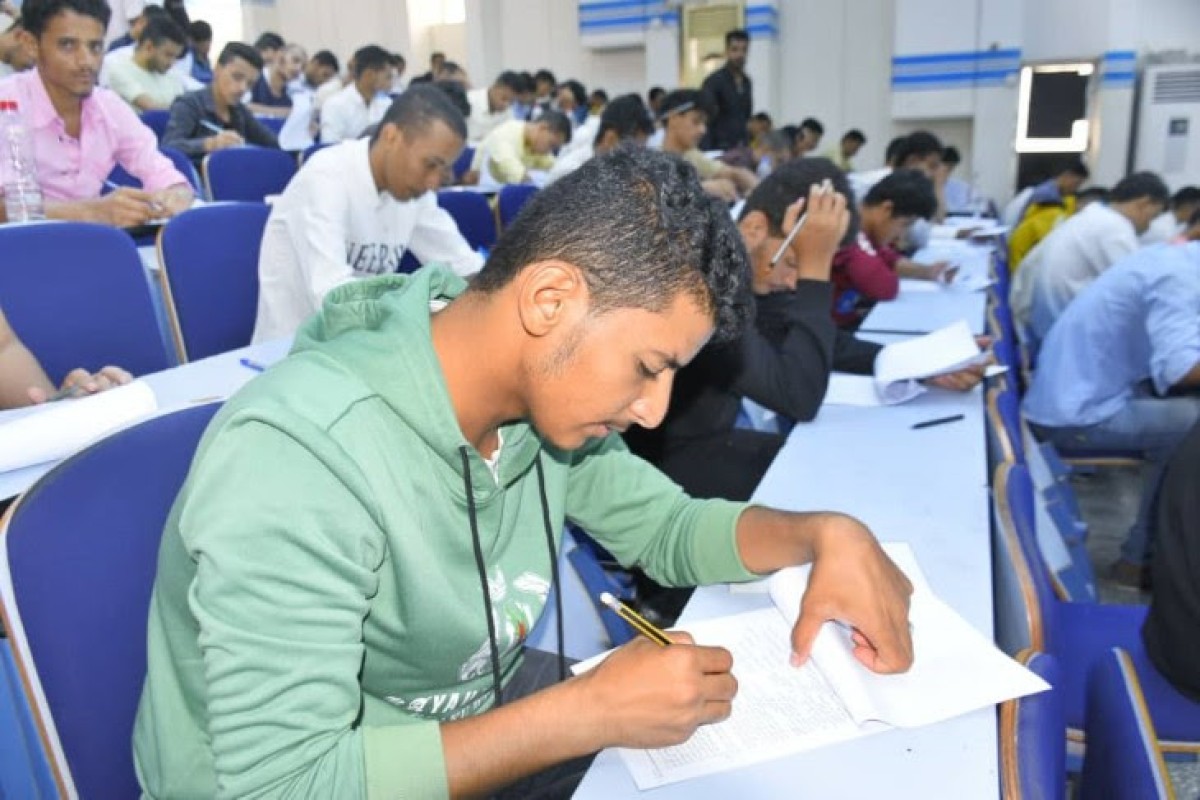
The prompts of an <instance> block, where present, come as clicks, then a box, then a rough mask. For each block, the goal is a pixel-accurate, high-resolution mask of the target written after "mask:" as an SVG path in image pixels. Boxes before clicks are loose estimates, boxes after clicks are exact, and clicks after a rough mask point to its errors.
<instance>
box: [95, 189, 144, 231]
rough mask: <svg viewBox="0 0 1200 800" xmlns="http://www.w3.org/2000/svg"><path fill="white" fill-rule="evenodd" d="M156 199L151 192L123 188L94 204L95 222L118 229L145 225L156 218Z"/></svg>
mask: <svg viewBox="0 0 1200 800" xmlns="http://www.w3.org/2000/svg"><path fill="white" fill-rule="evenodd" d="M153 205H154V198H153V197H152V196H151V195H150V193H149V192H144V191H142V190H141V189H131V188H129V187H125V186H122V187H121V188H120V189H117V190H115V191H114V192H112V193H111V194H106V195H105V196H104V197H101V198H100V199H99V200H96V201H95V202H94V204H93V210H94V213H95V221H96V222H99V223H102V224H105V225H115V226H116V227H118V228H133V227H136V226H138V225H145V224H146V223H147V222H149V221H150V220H151V219H153V218H154V208H153Z"/></svg>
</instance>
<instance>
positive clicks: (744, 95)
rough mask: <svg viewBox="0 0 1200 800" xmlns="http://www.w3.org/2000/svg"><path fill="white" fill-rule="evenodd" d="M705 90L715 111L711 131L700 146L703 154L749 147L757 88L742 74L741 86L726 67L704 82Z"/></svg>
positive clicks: (710, 123) (731, 71)
mask: <svg viewBox="0 0 1200 800" xmlns="http://www.w3.org/2000/svg"><path fill="white" fill-rule="evenodd" d="M703 89H704V91H705V92H707V93H708V95H709V98H710V99H711V100H712V102H713V105H714V106H715V107H716V116H715V117H713V118H712V119H711V120H709V123H708V131H707V132H706V133H705V134H704V139H703V140H702V141H701V142H700V147H701V149H703V150H728V149H729V148H731V147H738V146H739V145H744V144H747V143H748V140H747V136H746V123H747V122H749V121H750V115H751V114H752V113H754V87H753V86H751V85H750V76H749V75H746V74H743V75H742V82H741V84H740V86H739V84H738V82H737V79H736V78H734V75H733V70H731V69H729V66H728V65H726V66H724V67H721V68H720V69H719V70H717V71H716V72H714V73H712V74H711V75H709V76H708V77H707V78H705V79H704V86H703Z"/></svg>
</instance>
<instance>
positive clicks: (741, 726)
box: [619, 543, 1050, 790]
mask: <svg viewBox="0 0 1200 800" xmlns="http://www.w3.org/2000/svg"><path fill="white" fill-rule="evenodd" d="M883 547H884V549H885V551H886V552H887V553H888V555H889V556H890V557H891V558H892V559H893V561H895V562H896V564H897V566H899V567H900V568H901V570H903V571H904V572H905V574H906V575H908V577H909V579H910V581H911V582H912V583H913V587H914V594H913V605H912V611H911V613H910V621H911V623H912V625H913V637H914V647H915V654H916V655H915V661H914V664H913V667H912V669H910V670H909V671H908V672H907V673H905V674H903V675H886V676H885V675H878V674H875V673H873V672H870V671H869V670H867V669H866V668H865V667H863V666H862V665H861V664H859V663H858V661H857V660H856V659H854V657H853V655H852V652H851V645H850V644H849V640H848V637H847V634H846V633H845V632H844V629H843V628H842V627H841V626H840V625H838V624H835V623H826V625H825V627H824V628H822V630H821V633H820V634H819V635H818V638H817V642H816V645H815V647H814V650H813V657H812V658H811V659H810V660H809V661H808V663H807V664H805V665H804V666H803V667H801V668H798V669H797V668H795V667H792V666H791V665H790V664H789V661H788V659H789V656H790V650H791V644H790V633H791V628H792V625H793V624H794V621H795V619H796V617H797V616H798V612H799V608H800V601H801V598H802V597H803V595H804V590H805V588H806V586H807V579H808V571H809V570H808V568H807V567H797V568H792V569H789V570H784V571H782V572H779V573H776V575H775V576H773V577H772V578H771V579H770V584H771V595H772V599H773V601H774V602H775V604H776V608H774V609H762V610H760V611H752V612H749V613H745V614H736V615H733V616H729V617H723V618H719V619H714V620H707V621H705V622H699V623H696V624H694V625H690V626H687V628H686V629H687V630H688V631H689V632H690V633H691V634H692V636H693V637H694V638H695V640H696V641H697V642H698V643H701V644H709V645H720V646H722V647H725V648H727V649H728V650H729V651H730V652H731V653H732V655H733V664H734V666H733V672H734V675H735V676H736V677H737V679H738V694H737V697H736V698H735V699H734V701H733V712H732V714H731V715H730V717H729V719H727V720H725V721H724V722H720V723H717V724H714V725H706V726H703V727H701V728H699V729H698V730H697V731H696V733H695V734H694V735H693V736H692V738H691V739H689V740H688V741H687V742H684V743H683V744H681V745H676V746H674V747H665V748H659V749H655V750H629V749H622V750H620V751H619V752H620V755H621V758H622V760H623V761H624V762H625V764H626V765H627V767H628V768H629V771H630V773H631V774H632V775H633V778H634V782H635V783H636V784H637V786H638V788H639V789H643V790H644V789H649V788H653V787H655V786H661V785H664V784H668V783H675V782H677V781H681V780H685V779H688V778H693V777H698V776H701V775H707V774H712V773H715V772H724V771H727V770H731V769H736V768H738V767H743V766H747V765H749V764H754V763H759V762H762V761H767V760H771V759H774V758H779V757H782V756H786V755H791V754H793V753H798V752H803V751H806V750H811V749H815V748H817V747H822V746H827V745H830V744H835V743H837V742H842V741H846V740H848V739H853V738H858V737H861V736H866V735H869V734H872V733H875V732H878V731H882V730H887V729H888V728H889V727H892V726H896V725H900V726H906V727H908V726H917V725H926V724H931V723H933V722H939V721H941V720H944V719H949V718H951V717H955V716H959V715H961V714H965V713H967V712H969V711H973V710H975V709H978V708H983V707H986V706H990V705H994V704H995V703H998V702H1002V701H1004V700H1007V699H1010V698H1013V697H1022V696H1024V695H1027V694H1033V693H1036V692H1040V691H1044V690H1046V689H1048V688H1050V687H1049V686H1048V685H1047V684H1046V683H1045V682H1044V681H1043V680H1042V679H1041V678H1039V677H1038V676H1036V675H1034V674H1033V673H1032V672H1030V671H1029V670H1027V669H1026V668H1025V667H1023V666H1021V665H1020V664H1018V663H1016V662H1015V661H1013V660H1012V659H1010V658H1009V657H1008V656H1006V655H1004V654H1003V653H1001V652H1000V651H999V650H997V649H996V648H995V646H994V645H993V644H992V643H991V642H989V641H987V639H986V638H984V637H983V636H981V635H980V634H979V633H978V632H977V631H975V630H974V629H973V628H971V626H970V625H968V624H967V623H966V622H965V621H964V620H963V619H962V618H961V617H959V616H958V614H956V613H955V612H954V611H952V610H951V609H950V608H949V607H948V606H946V605H945V604H944V603H942V602H941V601H940V600H938V599H937V597H936V596H934V595H933V592H932V591H931V590H930V588H929V586H928V584H927V583H926V582H925V579H924V576H923V575H922V574H921V571H920V569H919V567H918V566H917V564H916V559H915V557H914V556H913V553H912V550H911V549H910V548H909V547H908V546H907V545H906V544H901V543H897V544H885V545H883ZM884 720H886V721H887V722H884Z"/></svg>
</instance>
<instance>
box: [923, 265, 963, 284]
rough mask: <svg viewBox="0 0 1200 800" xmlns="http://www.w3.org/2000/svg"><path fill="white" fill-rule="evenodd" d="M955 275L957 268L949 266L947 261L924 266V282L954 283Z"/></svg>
mask: <svg viewBox="0 0 1200 800" xmlns="http://www.w3.org/2000/svg"><path fill="white" fill-rule="evenodd" d="M957 274H958V267H956V266H953V265H951V264H950V262H949V261H935V262H934V263H932V264H926V265H925V279H926V280H930V281H937V282H938V283H946V284H949V283H952V282H953V281H954V276H955V275H957Z"/></svg>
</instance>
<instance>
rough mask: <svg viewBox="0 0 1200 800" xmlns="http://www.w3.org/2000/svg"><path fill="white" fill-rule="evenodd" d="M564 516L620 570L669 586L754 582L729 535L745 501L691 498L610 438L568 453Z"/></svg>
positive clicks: (652, 467) (733, 531)
mask: <svg viewBox="0 0 1200 800" xmlns="http://www.w3.org/2000/svg"><path fill="white" fill-rule="evenodd" d="M570 458H571V462H572V463H571V468H570V474H569V476H568V478H567V480H568V486H567V505H566V513H567V518H568V519H569V520H571V521H572V522H575V523H576V524H578V525H579V526H580V527H582V528H583V529H584V530H586V531H587V532H588V534H589V535H591V536H592V537H593V538H594V539H596V541H598V542H599V543H600V544H602V545H603V546H604V547H605V548H606V549H607V550H608V551H609V552H610V553H612V554H613V556H614V557H615V558H616V559H617V560H618V561H619V562H621V564H623V565H625V566H634V565H636V566H639V567H641V568H642V569H643V570H645V571H646V573H647V574H648V575H650V577H652V578H654V579H655V580H656V581H658V582H659V583H662V584H665V585H668V586H698V585H703V584H709V583H722V582H737V581H747V580H752V579H753V578H755V577H757V576H756V575H754V574H753V573H751V572H749V571H748V570H747V569H746V567H745V566H744V565H743V564H742V560H741V556H740V555H739V554H738V549H737V539H736V536H735V530H736V527H737V520H738V517H739V516H741V513H742V511H743V510H744V509H745V508H746V504H745V503H733V502H730V501H727V500H697V499H694V498H691V497H688V496H687V495H686V494H684V492H683V490H682V489H681V488H679V487H678V486H677V485H676V484H674V483H673V482H672V481H671V480H670V479H669V478H667V477H666V476H665V475H663V474H662V473H661V472H659V471H658V470H657V469H656V468H655V467H654V466H652V465H651V464H650V463H649V462H647V461H643V460H642V459H640V458H638V457H637V456H635V455H633V454H632V453H630V452H629V450H628V449H627V448H626V447H625V443H624V442H622V441H621V437H620V436H617V435H616V434H613V435H611V436H609V437H607V438H605V439H603V440H600V441H598V442H595V443H593V444H592V445H590V446H588V447H585V448H583V449H582V450H579V451H577V452H576V453H574V454H572V455H571V456H570Z"/></svg>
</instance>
